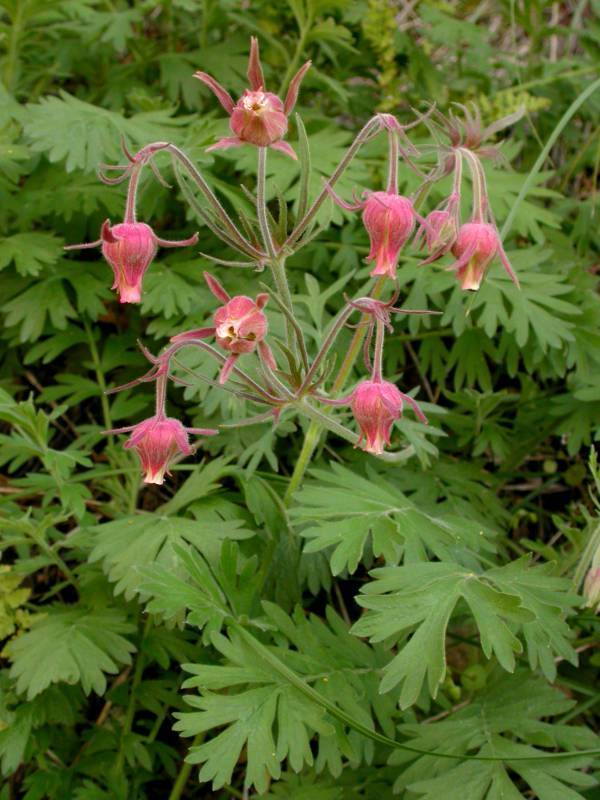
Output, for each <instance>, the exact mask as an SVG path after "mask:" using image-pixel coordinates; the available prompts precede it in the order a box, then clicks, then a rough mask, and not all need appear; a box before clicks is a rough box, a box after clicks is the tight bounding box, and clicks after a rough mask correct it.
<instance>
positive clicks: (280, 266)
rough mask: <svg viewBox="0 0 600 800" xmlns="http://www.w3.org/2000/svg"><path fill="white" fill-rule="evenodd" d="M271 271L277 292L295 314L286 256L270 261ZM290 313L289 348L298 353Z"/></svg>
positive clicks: (288, 323) (287, 320)
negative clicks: (286, 267)
mask: <svg viewBox="0 0 600 800" xmlns="http://www.w3.org/2000/svg"><path fill="white" fill-rule="evenodd" d="M269 266H270V267H271V273H272V275H273V280H274V282H275V287H276V289H277V294H278V295H279V297H280V298H281V301H282V303H283V305H284V306H285V308H286V310H287V312H288V314H289V315H291V316H293V314H294V307H293V305H292V293H291V292H290V285H289V283H288V279H287V274H286V271H285V259H284V258H272V259H271V261H270V262H269ZM288 314H285V315H284V316H285V336H286V342H287V346H288V347H289V349H290V350H291V351H292V353H294V355H295V354H296V337H295V336H294V327H293V326H292V324H291V323H290V321H289V319H288V318H287V317H288Z"/></svg>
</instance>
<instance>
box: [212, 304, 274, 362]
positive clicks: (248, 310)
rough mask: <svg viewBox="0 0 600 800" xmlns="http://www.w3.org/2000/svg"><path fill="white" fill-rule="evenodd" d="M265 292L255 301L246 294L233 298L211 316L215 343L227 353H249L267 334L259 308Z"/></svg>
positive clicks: (264, 316) (262, 314) (260, 308)
mask: <svg viewBox="0 0 600 800" xmlns="http://www.w3.org/2000/svg"><path fill="white" fill-rule="evenodd" d="M267 299H268V295H266V294H259V295H258V297H257V298H256V300H251V299H250V298H249V297H246V296H245V295H238V296H237V297H232V298H231V300H229V301H228V302H227V303H225V305H224V306H221V307H220V308H218V309H217V311H216V312H215V316H214V321H215V336H216V340H217V344H219V345H220V346H221V347H222V348H223V349H224V350H229V352H230V353H238V354H239V353H252V352H253V351H254V350H255V348H256V346H257V345H258V344H259V342H262V340H263V339H264V338H265V336H266V335H267V330H268V323H267V317H266V314H265V313H264V311H262V309H263V308H264V306H265V303H266V302H267Z"/></svg>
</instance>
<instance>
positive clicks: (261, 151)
mask: <svg viewBox="0 0 600 800" xmlns="http://www.w3.org/2000/svg"><path fill="white" fill-rule="evenodd" d="M257 150H258V167H257V171H256V215H257V217H258V225H259V227H260V232H261V234H262V239H263V243H264V245H265V250H266V251H267V254H268V256H269V258H270V259H271V260H275V258H276V251H275V243H274V242H273V236H272V234H271V228H270V227H269V219H268V215H267V197H266V182H267V148H266V147H258V148H257Z"/></svg>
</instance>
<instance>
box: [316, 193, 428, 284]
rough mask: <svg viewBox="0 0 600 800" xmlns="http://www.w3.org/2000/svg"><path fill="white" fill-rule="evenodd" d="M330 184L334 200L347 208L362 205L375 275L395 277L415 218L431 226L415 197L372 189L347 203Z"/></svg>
mask: <svg viewBox="0 0 600 800" xmlns="http://www.w3.org/2000/svg"><path fill="white" fill-rule="evenodd" d="M326 188H327V191H328V192H329V194H330V195H331V196H332V198H333V199H334V201H335V202H336V203H337V204H338V205H339V206H341V207H342V208H345V209H346V210H347V211H360V210H361V209H362V212H363V215H362V219H363V223H364V226H365V228H366V229H367V233H368V234H369V239H370V241H371V249H370V250H369V255H368V256H367V261H374V262H375V267H374V268H373V270H372V272H371V275H373V276H375V275H387V276H388V278H391V279H392V280H394V279H395V278H396V266H397V262H398V256H399V255H400V250H401V249H402V248H403V247H404V245H405V244H406V242H407V241H408V239H409V238H410V235H411V233H412V232H413V229H414V227H415V220H418V221H419V222H420V223H421V225H423V226H424V227H425V229H427V228H428V224H427V222H426V221H425V220H424V219H423V218H422V217H420V216H419V215H418V214H417V212H416V211H415V208H414V206H413V204H412V202H411V200H409V198H408V197H404V196H403V195H401V194H395V193H394V192H370V193H368V195H367V197H366V199H365V200H358V199H357V198H355V200H356V202H355V203H346V202H345V201H344V200H342V198H341V197H340V196H339V195H337V194H336V193H335V192H334V190H333V189H332V188H331V187H330V186H327V187H326ZM365 194H366V193H365Z"/></svg>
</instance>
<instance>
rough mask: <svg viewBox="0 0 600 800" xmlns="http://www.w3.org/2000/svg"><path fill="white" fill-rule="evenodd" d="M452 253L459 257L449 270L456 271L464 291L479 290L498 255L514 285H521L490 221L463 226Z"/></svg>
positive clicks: (469, 223)
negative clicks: (489, 267)
mask: <svg viewBox="0 0 600 800" xmlns="http://www.w3.org/2000/svg"><path fill="white" fill-rule="evenodd" d="M452 253H453V254H454V255H455V256H456V261H455V262H454V264H452V265H451V266H450V267H449V268H448V269H452V270H454V271H455V272H456V276H457V278H458V280H459V281H460V285H461V289H465V290H472V291H476V290H477V289H479V287H480V286H481V281H482V280H483V277H484V275H485V273H486V270H487V268H488V266H489V265H490V263H491V262H492V260H493V259H494V257H495V256H499V257H500V261H501V262H502V266H503V267H504V269H505V270H506V272H507V273H508V275H509V277H510V279H511V280H512V282H513V283H514V284H515V286H517V287H518V286H519V279H518V278H517V276H516V274H515V272H514V270H513V268H512V267H511V265H510V262H509V260H508V258H507V257H506V253H505V252H504V248H503V247H502V242H501V241H500V236H499V234H498V231H497V229H496V227H495V226H494V225H492V224H490V223H488V222H467V223H465V224H464V225H461V227H460V228H459V231H458V236H457V238H456V241H455V242H454V244H453V246H452Z"/></svg>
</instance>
